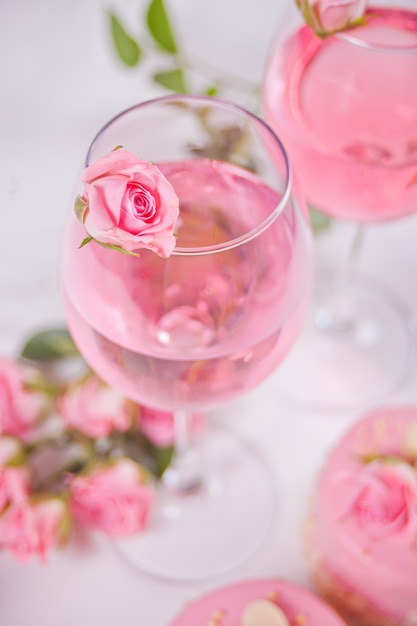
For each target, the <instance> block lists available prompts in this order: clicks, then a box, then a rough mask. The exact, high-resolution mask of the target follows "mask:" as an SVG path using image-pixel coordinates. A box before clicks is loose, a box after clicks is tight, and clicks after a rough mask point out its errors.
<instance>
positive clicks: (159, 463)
mask: <svg viewBox="0 0 417 626" xmlns="http://www.w3.org/2000/svg"><path fill="white" fill-rule="evenodd" d="M152 448H153V450H152V456H153V459H154V462H155V474H156V476H157V478H161V476H162V474H163V473H164V472H165V470H166V469H167V467H169V465H170V464H171V461H172V456H173V454H174V448H173V446H169V447H167V448H158V447H157V446H152Z"/></svg>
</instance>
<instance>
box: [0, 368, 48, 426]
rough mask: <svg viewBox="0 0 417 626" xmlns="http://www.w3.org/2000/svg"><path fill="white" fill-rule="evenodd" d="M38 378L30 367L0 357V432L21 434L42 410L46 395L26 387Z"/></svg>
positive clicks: (37, 418) (44, 407)
mask: <svg viewBox="0 0 417 626" xmlns="http://www.w3.org/2000/svg"><path fill="white" fill-rule="evenodd" d="M38 378H39V374H38V373H37V372H36V370H34V369H32V368H30V367H26V366H23V365H19V364H17V363H15V362H14V361H9V360H7V359H0V434H6V435H14V436H16V437H23V436H25V435H26V434H28V433H29V431H30V430H31V428H33V427H34V426H35V424H36V422H37V421H38V420H39V418H40V417H41V416H42V414H43V413H44V412H45V409H46V406H47V402H48V399H47V396H46V394H45V393H44V392H42V391H37V390H35V389H33V390H32V389H30V385H31V384H33V383H36V381H37V380H38Z"/></svg>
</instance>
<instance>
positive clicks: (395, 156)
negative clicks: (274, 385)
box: [263, 0, 417, 409]
mask: <svg viewBox="0 0 417 626" xmlns="http://www.w3.org/2000/svg"><path fill="white" fill-rule="evenodd" d="M347 4H348V3H338V2H333V3H332V2H327V8H328V11H329V15H328V16H327V17H328V18H330V17H331V11H334V12H335V15H336V16H337V14H338V15H339V17H340V12H341V11H343V10H344V9H343V7H344V5H347ZM324 5H325V3H323V6H324ZM407 6H408V8H407ZM416 76H417V11H416V4H415V2H414V1H413V2H408V4H407V2H406V0H405V1H404V2H403V8H398V7H396V5H395V0H389V1H388V2H387V1H386V2H384V0H381V2H379V3H378V4H377V5H376V6H374V5H373V4H372V3H371V6H370V7H369V9H368V10H367V12H366V14H365V15H364V19H363V25H361V26H357V27H356V28H353V29H352V30H345V31H343V32H339V33H336V34H334V35H331V36H328V37H325V38H320V37H318V36H316V35H315V34H314V32H313V30H312V29H311V28H310V26H307V25H306V23H305V22H304V21H303V17H302V14H301V12H300V11H299V10H298V9H297V6H296V2H295V1H293V0H291V2H290V3H289V6H288V10H287V13H286V14H285V18H284V19H283V21H282V23H281V24H280V27H279V29H278V32H277V36H276V39H275V40H274V42H273V45H272V47H271V51H270V55H269V57H268V60H267V64H266V71H265V76H264V84H263V103H264V110H265V119H266V121H267V123H269V124H270V125H271V127H272V128H273V129H274V130H275V131H276V132H277V133H278V134H279V136H280V137H281V139H282V141H283V143H284V145H285V148H286V150H287V151H288V154H289V157H290V159H291V161H292V163H293V164H294V167H295V168H296V170H297V172H298V173H299V176H300V180H302V182H303V186H304V191H305V194H306V197H307V202H308V203H309V205H310V206H311V207H312V208H314V209H318V210H319V211H321V212H323V213H325V214H327V215H328V216H330V217H331V218H338V220H339V224H340V223H342V224H346V229H347V226H348V223H349V222H350V223H351V224H354V225H355V228H354V229H353V232H354V233H355V236H354V237H352V240H351V242H350V244H349V245H348V246H347V247H346V249H345V250H344V251H343V246H344V245H345V244H344V242H343V241H342V240H341V248H340V250H339V258H338V261H337V262H336V268H335V269H334V271H333V272H328V273H327V274H326V273H324V272H323V273H322V274H321V275H320V273H319V272H318V273H317V274H318V275H317V278H316V288H315V290H314V294H313V298H312V306H311V311H310V315H309V319H308V322H307V323H306V327H305V329H304V333H303V338H302V340H301V341H300V342H298V343H297V347H296V349H295V350H294V352H293V353H292V354H291V356H290V358H289V360H288V362H287V363H286V364H285V366H284V367H283V369H282V372H280V375H281V374H282V382H283V385H284V386H286V389H287V391H288V393H289V394H290V395H292V396H293V397H294V398H296V399H297V400H298V401H299V402H300V403H301V404H305V405H308V406H310V407H315V408H325V409H330V408H331V409H335V408H337V409H340V408H342V409H343V408H351V407H352V406H354V405H357V404H358V405H359V404H361V403H364V404H367V403H371V402H373V401H374V400H376V399H379V398H380V397H382V396H383V395H384V394H387V393H389V392H391V391H393V390H394V389H395V388H397V386H398V385H399V384H400V383H401V382H403V381H404V380H405V379H406V376H407V373H408V372H409V371H410V369H411V364H412V360H413V357H414V343H415V337H414V332H413V329H412V324H411V323H410V320H411V315H410V312H409V311H408V307H407V305H406V304H405V303H404V302H403V300H402V298H401V296H400V295H398V294H397V293H395V291H393V290H391V289H389V288H388V287H387V286H385V285H384V284H383V282H379V280H376V279H374V278H371V277H370V276H366V275H363V274H361V273H360V272H359V271H358V270H357V269H356V268H355V264H356V260H357V256H358V250H359V248H360V243H361V241H362V237H363V232H364V226H365V224H370V223H377V222H383V221H388V220H395V219H399V218H401V217H403V216H407V215H409V214H411V213H412V212H414V211H416V210H417V185H415V184H412V181H413V175H415V171H416V169H417V81H416V79H415V78H416ZM336 222H337V220H336ZM387 253H388V251H387ZM307 347H308V349H307ZM293 372H297V373H298V377H297V378H295V377H293ZM293 380H296V385H295V386H294V385H293V382H292V381H293ZM291 386H292V387H291Z"/></svg>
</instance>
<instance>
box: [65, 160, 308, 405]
mask: <svg viewBox="0 0 417 626" xmlns="http://www.w3.org/2000/svg"><path fill="white" fill-rule="evenodd" d="M160 167H161V169H163V171H164V173H165V175H166V176H167V177H168V179H169V180H170V181H171V183H172V184H173V186H174V188H175V189H176V192H177V194H178V196H179V197H180V200H181V210H180V220H179V224H178V229H177V230H178V238H177V247H178V246H181V247H186V248H190V247H200V246H203V245H213V244H219V243H221V242H226V241H230V240H231V239H233V238H235V237H238V236H241V235H243V234H244V233H246V232H248V231H249V230H251V229H252V228H254V227H256V226H257V225H259V224H260V223H262V222H263V220H265V218H266V217H267V216H268V215H270V213H271V212H272V211H273V210H274V208H275V207H276V205H277V204H278V202H279V200H280V197H279V196H278V195H277V193H275V192H274V191H272V190H271V189H270V188H268V187H266V186H265V185H263V184H262V183H261V182H260V180H259V179H258V178H256V177H255V176H254V175H252V174H250V173H249V172H246V171H245V170H242V169H240V168H236V167H234V166H230V165H224V164H221V165H220V164H219V163H218V162H215V161H208V160H204V159H201V160H195V161H189V162H184V163H177V164H168V165H164V166H161V165H160ZM84 236H85V231H84V228H83V226H82V225H81V224H79V223H78V222H77V220H76V219H75V217H74V219H73V220H72V221H71V223H70V225H69V228H68V230H67V236H66V238H65V241H64V254H63V266H62V286H63V296H64V304H65V307H66V314H67V319H68V324H69V328H70V331H71V333H72V335H73V337H74V340H75V342H76V343H77V345H78V347H79V349H80V351H81V353H82V354H83V355H84V357H85V359H86V360H87V362H88V363H89V364H90V365H91V367H92V368H93V369H94V370H95V371H96V372H97V373H98V374H99V375H100V376H102V377H103V378H104V379H105V380H106V381H108V382H109V383H110V384H112V385H114V386H116V387H118V388H120V389H121V390H122V391H123V392H124V393H126V395H127V396H129V397H131V398H133V399H135V400H137V401H139V402H143V403H144V404H148V405H151V406H155V407H160V408H165V409H169V410H172V409H178V408H184V409H187V410H188V409H189V410H192V409H197V408H198V409H204V408H209V407H214V406H217V405H220V404H223V403H224V402H225V401H227V400H230V399H232V398H234V397H235V396H236V395H239V394H241V393H243V392H244V391H247V390H248V389H250V388H252V387H254V386H255V385H257V384H258V383H260V382H261V381H263V380H264V379H265V378H266V376H268V375H269V374H270V373H271V372H272V371H273V370H274V369H275V367H276V366H277V365H278V363H279V362H280V361H281V359H282V358H283V357H284V355H285V354H286V353H287V351H288V350H289V348H290V346H291V345H292V343H293V342H294V340H295V338H296V336H297V334H298V333H299V330H300V326H301V324H302V321H303V317H304V312H305V308H306V304H307V300H308V296H309V292H310V285H311V258H310V237H309V229H308V227H307V226H306V223H305V219H304V217H303V216H302V215H301V213H300V212H299V211H298V209H294V207H293V206H292V205H291V204H290V203H287V205H286V207H285V209H284V210H283V212H282V213H280V215H279V216H278V217H277V218H276V219H275V221H274V222H273V223H272V224H271V225H270V226H269V227H268V228H267V229H266V230H265V231H264V232H263V233H262V234H260V235H258V236H257V237H256V238H254V239H252V240H251V241H250V242H246V243H245V244H244V245H240V246H237V247H235V248H233V249H231V250H228V251H223V252H218V253H215V254H209V255H197V256H191V255H177V254H175V253H174V254H173V255H172V256H171V257H170V258H169V259H167V260H165V259H161V258H160V257H158V256H157V255H156V254H154V253H152V252H148V251H146V250H143V251H141V254H140V258H135V257H129V256H126V255H123V254H121V253H119V252H115V251H112V250H107V249H105V248H103V247H101V246H99V245H97V244H95V243H90V244H88V245H87V246H85V247H84V248H82V249H79V248H78V246H79V244H80V242H81V240H82V239H83V237H84Z"/></svg>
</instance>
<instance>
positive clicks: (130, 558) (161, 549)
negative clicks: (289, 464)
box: [112, 426, 277, 581]
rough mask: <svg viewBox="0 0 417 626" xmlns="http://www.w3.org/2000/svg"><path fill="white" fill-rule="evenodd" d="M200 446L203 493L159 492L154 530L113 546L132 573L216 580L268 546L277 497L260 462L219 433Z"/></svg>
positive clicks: (216, 430) (251, 450) (247, 446)
mask: <svg viewBox="0 0 417 626" xmlns="http://www.w3.org/2000/svg"><path fill="white" fill-rule="evenodd" d="M201 447H202V450H201V452H202V459H203V464H204V467H205V468H206V470H205V474H204V479H205V482H204V484H203V486H202V487H201V488H200V489H199V490H198V491H190V492H189V493H185V494H178V493H175V490H174V491H172V490H169V489H167V488H166V487H163V486H161V488H160V491H159V494H158V501H157V503H156V506H155V515H154V519H152V520H151V521H150V524H149V527H148V528H147V529H146V530H145V531H143V532H142V533H139V534H137V535H134V536H132V537H127V538H120V539H119V538H118V539H115V540H112V542H113V545H114V547H115V548H116V550H117V552H118V553H119V555H120V556H122V558H123V559H124V560H126V561H127V562H128V563H129V564H130V565H131V566H133V567H134V568H137V569H138V570H140V571H142V572H144V573H147V574H151V575H154V576H156V577H159V578H162V579H167V580H176V581H195V580H197V579H207V578H212V577H215V576H218V575H220V574H223V573H226V572H228V571H230V570H233V569H234V568H236V567H238V566H240V565H242V564H243V563H244V562H245V561H246V560H248V559H249V558H250V557H251V556H252V555H254V554H255V553H256V551H257V550H258V549H259V548H260V547H261V544H262V543H263V542H264V540H265V539H266V537H267V535H268V530H269V529H270V528H271V527H272V521H273V518H274V511H275V503H276V500H277V494H276V486H275V484H274V481H273V479H272V476H271V474H270V471H269V468H268V466H267V465H266V464H265V461H264V460H263V458H262V457H261V455H260V454H259V453H258V452H257V451H256V449H255V448H253V447H252V446H251V445H250V444H249V443H248V442H245V441H243V440H242V439H240V438H239V437H238V436H237V435H236V434H235V433H230V432H229V431H227V430H225V429H223V428H217V427H214V426H213V427H208V428H207V432H206V433H205V434H204V437H203V438H202V442H201Z"/></svg>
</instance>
